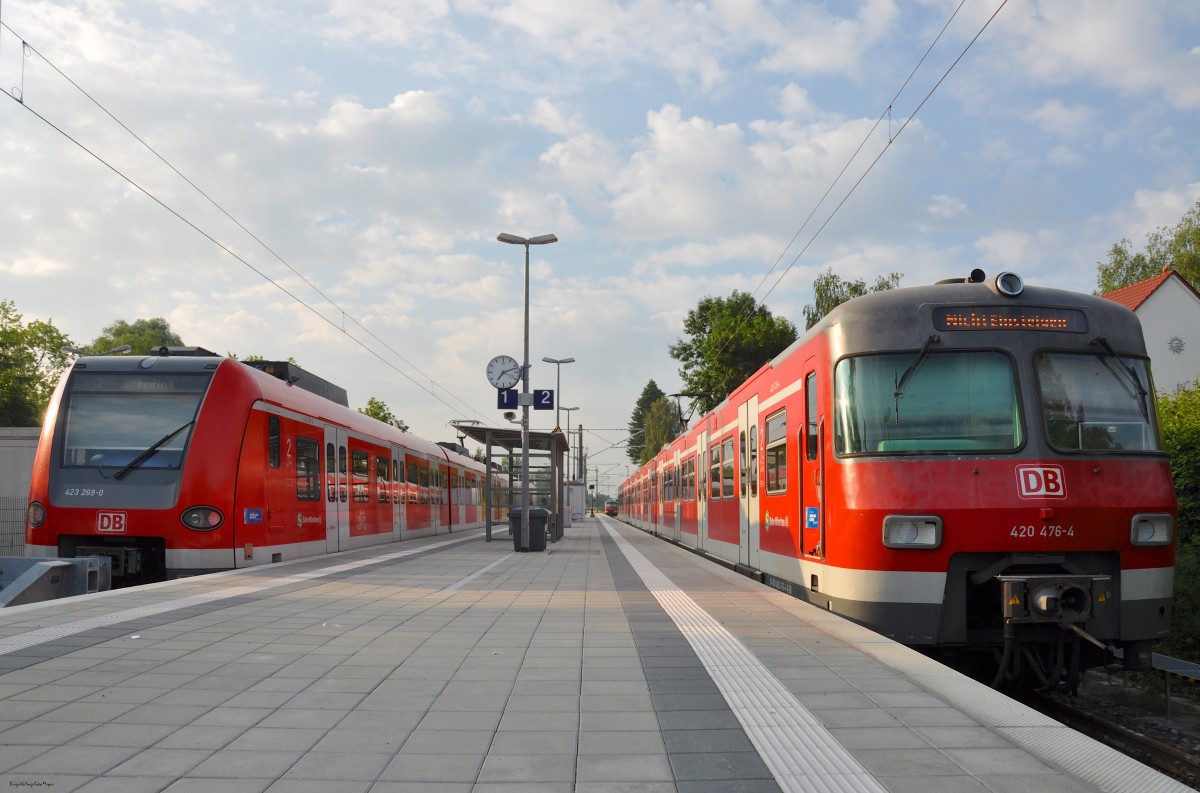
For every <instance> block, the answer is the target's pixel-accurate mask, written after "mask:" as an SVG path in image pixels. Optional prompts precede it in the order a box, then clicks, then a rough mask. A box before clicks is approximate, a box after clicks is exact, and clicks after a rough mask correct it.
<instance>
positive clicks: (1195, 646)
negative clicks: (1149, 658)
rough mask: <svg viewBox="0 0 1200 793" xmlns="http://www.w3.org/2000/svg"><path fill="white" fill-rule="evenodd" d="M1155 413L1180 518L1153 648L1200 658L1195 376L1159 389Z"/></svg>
mask: <svg viewBox="0 0 1200 793" xmlns="http://www.w3.org/2000/svg"><path fill="white" fill-rule="evenodd" d="M1158 417H1159V421H1160V422H1161V423H1162V430H1163V441H1164V443H1165V444H1166V448H1167V451H1168V452H1170V454H1171V478H1172V479H1173V480H1174V481H1175V495H1176V497H1177V498H1178V499H1179V523H1178V524H1177V525H1176V527H1175V537H1176V540H1175V602H1174V604H1173V606H1172V620H1171V638H1170V639H1168V640H1166V641H1164V642H1162V643H1161V644H1160V645H1159V646H1158V647H1156V648H1155V649H1157V650H1158V651H1159V652H1162V653H1166V654H1167V655H1173V656H1175V657H1177V658H1184V659H1187V660H1189V661H1200V532H1198V531H1197V526H1198V525H1200V381H1197V382H1196V383H1194V384H1193V386H1192V388H1190V389H1188V390H1186V391H1180V392H1179V393H1177V394H1160V395H1159V397H1158Z"/></svg>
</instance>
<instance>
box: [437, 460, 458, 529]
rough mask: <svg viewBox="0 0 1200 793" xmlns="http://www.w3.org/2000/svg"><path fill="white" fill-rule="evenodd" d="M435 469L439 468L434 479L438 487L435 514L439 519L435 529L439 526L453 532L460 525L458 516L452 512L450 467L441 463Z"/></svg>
mask: <svg viewBox="0 0 1200 793" xmlns="http://www.w3.org/2000/svg"><path fill="white" fill-rule="evenodd" d="M435 467H436V468H437V473H435V474H434V475H433V478H434V482H435V483H436V485H437V487H436V488H435V493H436V495H435V496H434V498H436V499H437V507H436V508H435V510H434V512H435V513H436V514H437V516H438V517H437V522H436V523H435V526H434V528H435V529H436V528H437V527H438V526H441V527H442V528H445V529H446V530H448V531H453V530H454V527H455V526H457V525H459V523H458V516H457V515H452V514H451V512H450V510H451V505H450V465H449V464H448V463H442V462H439V463H437V465H436V466H435Z"/></svg>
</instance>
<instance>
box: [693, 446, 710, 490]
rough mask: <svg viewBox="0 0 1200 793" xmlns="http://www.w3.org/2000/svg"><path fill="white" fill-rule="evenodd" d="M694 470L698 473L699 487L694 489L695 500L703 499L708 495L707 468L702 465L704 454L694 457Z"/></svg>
mask: <svg viewBox="0 0 1200 793" xmlns="http://www.w3.org/2000/svg"><path fill="white" fill-rule="evenodd" d="M696 468H697V469H699V473H700V486H699V487H698V488H696V500H697V501H699V500H700V499H702V498H704V496H705V494H707V493H708V468H707V467H705V465H704V453H703V452H701V453H700V454H697V455H696Z"/></svg>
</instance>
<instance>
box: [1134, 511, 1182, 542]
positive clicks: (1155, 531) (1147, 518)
mask: <svg viewBox="0 0 1200 793" xmlns="http://www.w3.org/2000/svg"><path fill="white" fill-rule="evenodd" d="M1172 528H1173V526H1172V521H1171V516H1170V515H1165V514H1149V513H1147V514H1142V515H1134V516H1133V520H1132V521H1131V529H1130V532H1129V541H1130V542H1131V543H1133V544H1134V545H1170V544H1171V539H1172V537H1173V535H1174V532H1173V531H1172Z"/></svg>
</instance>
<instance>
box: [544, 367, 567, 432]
mask: <svg viewBox="0 0 1200 793" xmlns="http://www.w3.org/2000/svg"><path fill="white" fill-rule="evenodd" d="M542 360H543V361H545V362H546V363H552V364H554V429H558V428H559V427H561V426H562V425H561V424H559V423H558V406H559V405H560V404H561V403H562V364H564V363H575V359H574V358H543V359H542ZM567 418H568V419H570V416H568V417H567Z"/></svg>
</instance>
